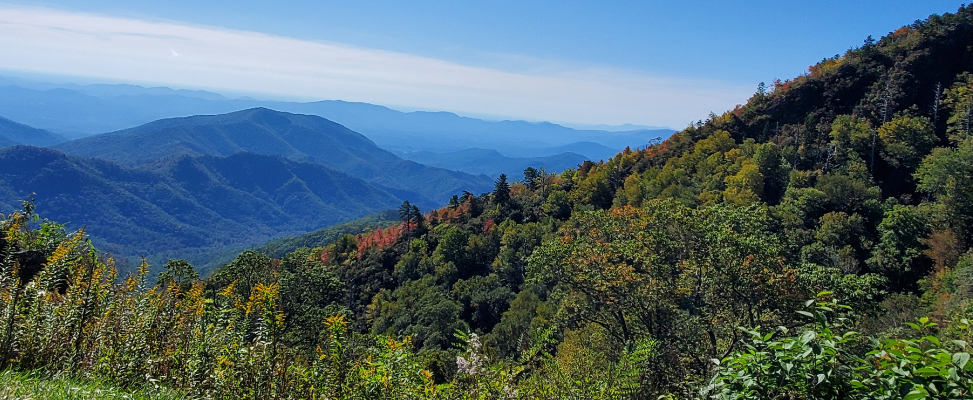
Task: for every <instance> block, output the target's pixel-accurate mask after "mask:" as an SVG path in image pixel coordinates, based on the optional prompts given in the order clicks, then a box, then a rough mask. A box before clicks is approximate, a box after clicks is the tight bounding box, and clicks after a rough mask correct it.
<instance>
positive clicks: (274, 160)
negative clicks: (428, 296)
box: [0, 146, 402, 265]
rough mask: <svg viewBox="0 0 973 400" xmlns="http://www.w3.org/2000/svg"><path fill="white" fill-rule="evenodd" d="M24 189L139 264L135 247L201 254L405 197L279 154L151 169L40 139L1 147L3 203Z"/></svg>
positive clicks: (161, 255) (50, 214)
mask: <svg viewBox="0 0 973 400" xmlns="http://www.w3.org/2000/svg"><path fill="white" fill-rule="evenodd" d="M30 196H32V197H34V198H35V199H36V200H37V201H38V204H39V205H40V211H41V212H43V214H44V216H45V217H47V218H51V219H54V220H57V221H60V222H63V223H67V224H69V226H70V227H72V228H75V229H77V228H81V227H82V226H85V227H87V230H88V232H90V236H91V238H92V239H93V240H94V241H95V243H96V244H97V245H98V246H100V247H101V248H102V249H103V250H107V251H110V252H112V253H114V254H116V255H117V256H121V257H127V258H128V259H129V260H128V261H130V262H134V263H135V264H136V265H137V263H138V261H137V260H138V256H140V255H143V256H150V258H151V259H153V260H161V261H162V262H165V260H166V259H169V258H173V257H174V256H175V255H176V254H178V257H179V258H189V259H193V260H194V262H195V261H204V260H207V259H208V258H209V257H208V256H207V253H213V252H218V251H220V250H223V249H226V248H245V247H246V246H253V245H256V244H259V243H261V242H264V241H266V240H268V239H270V238H273V237H276V236H280V235H294V234H299V233H304V232H308V231H311V230H314V229H317V228H319V227H322V226H328V225H332V224H335V223H339V222H342V221H346V220H348V219H352V218H356V217H360V216H363V215H366V214H370V213H374V212H377V211H381V210H386V209H390V208H394V207H396V206H397V205H398V204H399V203H401V202H402V199H400V198H398V197H396V196H395V195H393V194H391V193H389V190H387V189H385V188H382V187H380V186H377V185H372V184H369V183H367V182H365V181H362V180H361V179H358V178H355V177H353V176H351V175H348V174H345V173H342V172H340V171H337V170H334V169H331V168H328V167H325V166H323V165H320V164H315V163H300V162H294V161H290V160H287V159H285V158H282V157H274V156H263V155H256V154H249V153H239V154H235V155H232V156H229V157H213V156H203V157H189V156H183V157H177V158H173V159H170V160H167V162H166V163H164V164H161V165H158V166H157V167H156V168H155V169H154V170H152V171H149V170H143V169H133V168H127V167H122V166H119V165H117V164H114V163H111V162H108V161H104V160H98V159H90V158H79V157H73V156H68V155H65V154H64V153H60V152H57V151H54V150H50V149H42V148H36V147H27V146H20V147H11V148H7V149H3V150H0V204H2V205H3V206H4V209H7V210H13V209H16V208H19V204H20V201H21V200H22V199H24V198H26V197H30ZM231 258H232V256H231Z"/></svg>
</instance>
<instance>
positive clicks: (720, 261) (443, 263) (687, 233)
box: [210, 8, 973, 394]
mask: <svg viewBox="0 0 973 400" xmlns="http://www.w3.org/2000/svg"><path fill="white" fill-rule="evenodd" d="M969 43H973V10H971V9H969V8H964V9H962V10H961V11H960V12H959V13H958V14H955V15H946V16H942V17H940V16H933V17H931V18H930V19H929V20H927V21H923V22H919V23H916V24H915V25H913V26H909V27H904V28H901V29H898V30H896V31H895V32H893V33H891V34H890V35H889V36H887V37H884V38H882V39H881V40H879V41H872V40H870V39H869V40H867V41H866V43H865V45H864V46H862V47H861V48H857V49H853V50H850V51H849V52H847V53H846V54H844V55H840V56H837V57H834V58H829V59H825V60H823V61H822V62H821V63H819V64H817V65H814V66H812V67H810V68H809V71H808V73H807V74H806V75H803V76H800V77H797V78H795V79H793V80H788V81H782V82H775V83H774V84H773V85H771V86H770V87H766V86H765V85H760V87H759V88H758V90H757V93H756V94H754V96H753V97H752V98H750V99H749V100H748V101H747V102H746V103H745V104H744V105H741V106H738V107H736V108H735V109H734V110H731V111H728V112H726V113H724V114H722V115H711V116H710V117H709V118H708V119H706V120H705V121H703V120H700V121H699V122H698V123H695V124H693V125H692V126H690V127H689V128H687V129H685V130H683V131H681V132H678V133H676V134H675V135H673V136H672V137H670V138H669V139H668V140H665V141H664V142H662V143H660V144H657V145H653V146H649V147H648V148H646V149H642V150H635V151H625V152H623V153H620V154H618V155H616V156H615V157H614V158H612V159H610V160H608V161H606V162H603V163H592V162H585V163H584V164H582V165H581V166H580V167H579V168H577V169H573V170H569V171H566V172H564V173H563V174H557V175H547V174H539V173H538V171H533V170H529V171H527V172H526V175H525V176H524V177H523V179H522V180H521V181H520V182H515V183H511V182H506V181H498V182H496V185H495V190H494V191H493V192H492V193H487V194H484V195H482V196H473V195H465V196H463V197H461V198H457V199H454V200H453V201H452V202H451V205H450V206H449V207H447V208H444V209H440V210H434V211H432V212H430V213H428V214H424V215H421V216H420V215H418V214H415V213H409V212H404V213H403V214H402V215H403V218H404V219H406V220H408V221H409V222H408V223H407V224H404V225H403V226H401V227H399V228H395V229H386V230H383V231H381V232H377V233H373V234H363V235H358V236H355V237H352V236H346V237H344V238H341V239H339V240H338V241H337V242H336V243H334V244H332V245H329V246H327V247H324V248H319V249H315V250H313V251H311V252H309V253H308V252H304V253H295V254H299V255H300V257H302V259H304V258H307V257H308V256H311V257H310V261H308V262H309V263H310V264H309V265H313V266H314V267H313V268H323V269H324V270H325V271H329V272H330V273H332V274H334V276H335V277H336V278H337V279H339V280H340V281H341V282H342V283H343V285H344V291H343V293H344V294H343V297H342V301H341V303H342V305H343V306H344V307H346V308H347V310H348V312H349V315H350V316H352V317H351V318H353V324H352V326H353V327H355V328H356V329H358V330H360V331H362V332H371V333H373V334H390V335H395V336H409V337H411V338H412V341H413V343H414V344H415V345H416V346H417V348H418V349H419V352H420V354H424V355H425V357H429V360H435V361H429V362H430V364H428V365H429V368H431V369H432V370H433V371H435V372H436V373H437V374H438V375H437V376H439V377H440V378H441V379H446V380H449V379H453V374H454V373H456V372H455V371H456V370H455V366H454V365H452V364H451V360H453V359H455V350H452V347H453V346H454V345H455V344H456V339H455V338H454V337H453V332H454V331H455V330H457V329H459V330H463V331H473V332H477V333H479V334H481V335H483V338H484V346H485V347H486V348H487V349H488V350H486V351H487V353H488V354H492V355H493V356H494V357H498V358H500V359H507V360H516V359H517V357H519V355H520V354H521V352H522V351H524V350H525V349H530V348H532V346H538V345H544V343H550V342H545V341H546V340H554V341H555V342H557V343H560V345H558V347H557V349H559V350H560V351H564V352H567V353H566V355H565V357H567V358H568V359H570V357H582V358H586V357H595V358H597V357H598V356H593V355H592V354H602V355H604V357H605V358H606V359H608V360H619V359H620V358H619V357H621V355H622V354H623V353H624V351H625V349H631V346H633V344H634V343H649V342H651V343H652V346H655V347H654V349H655V350H653V352H652V354H653V356H652V357H653V361H652V362H649V363H648V365H651V367H648V366H647V367H644V368H646V369H643V370H641V372H640V374H642V375H641V376H643V379H647V380H643V381H641V383H640V385H642V387H643V388H646V390H650V392H651V391H654V393H657V394H660V393H665V392H670V391H676V392H679V391H682V390H686V388H685V387H684V386H681V385H684V384H685V383H686V382H693V381H696V382H701V380H702V379H703V377H705V376H707V374H709V373H711V372H712V371H713V370H714V364H712V363H711V362H710V359H714V358H715V359H720V358H723V357H726V356H728V355H730V354H732V353H733V352H734V351H737V350H740V349H742V348H743V346H744V345H745V344H746V343H748V342H747V341H748V340H749V339H748V338H747V336H746V335H743V334H741V331H739V330H738V329H737V327H740V326H743V327H751V328H752V327H756V326H758V325H759V326H791V327H793V326H802V325H803V324H804V322H802V321H803V320H802V318H803V317H802V316H801V315H800V314H797V313H795V311H798V310H801V309H802V307H803V306H802V304H803V302H804V300H806V299H809V298H813V297H814V295H815V294H816V293H818V292H821V291H831V292H833V295H832V296H833V298H836V299H838V301H840V302H842V303H845V304H850V305H851V306H852V307H853V308H854V309H855V310H856V311H857V312H859V313H860V314H858V315H859V317H857V318H859V320H858V324H859V325H858V327H859V328H858V329H861V330H863V331H864V332H865V333H867V334H873V335H893V336H894V335H896V334H898V333H896V332H899V333H901V330H899V329H900V328H897V327H901V326H904V325H903V324H904V323H906V322H911V321H914V320H915V318H916V317H918V316H921V315H932V316H933V317H934V318H936V320H937V321H939V322H940V323H941V324H943V326H948V325H950V324H951V323H957V324H959V322H958V321H959V319H960V318H962V316H964V315H966V316H968V315H970V312H971V311H973V309H971V307H973V302H971V301H973V290H970V286H969V284H968V279H969V276H971V275H970V274H971V273H973V255H971V253H970V252H969V248H970V247H969V246H970V243H973V229H971V225H970V224H971V223H973V221H971V218H973V195H971V194H973V179H971V176H973V136H971V135H970V124H969V122H970V121H971V119H973V112H971V111H970V110H971V108H970V105H971V104H973V90H971V88H973V78H971V76H973V75H971V72H973V50H971V49H970V48H969ZM406 211H407V210H406ZM241 257H243V258H241V259H239V260H241V261H240V262H241V263H242V262H243V261H242V260H248V261H247V262H249V263H251V264H249V268H257V269H260V268H267V267H261V265H264V266H266V265H270V261H269V259H266V260H265V261H255V260H257V258H252V257H254V256H253V255H249V256H247V257H251V258H245V257H244V256H242V255H241ZM234 268H236V269H235V270H239V268H241V265H240V264H234ZM308 268H310V267H308ZM232 270H234V269H227V270H225V271H224V272H223V273H218V274H217V275H215V276H214V278H213V279H212V280H211V281H210V284H214V285H217V286H219V285H224V284H226V282H228V279H231V278H230V276H232V273H231V272H230V271H232ZM227 274H230V275H227ZM548 329H553V330H554V332H556V333H554V335H555V337H556V340H555V339H551V337H550V336H545V335H549V334H550V333H549V331H548ZM792 329H793V328H792ZM545 332H548V333H545ZM794 332H797V333H801V331H799V330H787V331H786V332H784V333H794ZM944 332H945V331H944ZM588 338H591V339H588ZM552 351H553V348H552ZM567 354H570V355H567ZM580 354H585V356H580ZM558 357H560V356H558ZM863 357H864V355H863ZM568 359H564V360H561V359H560V358H558V360H560V361H558V362H565V363H566V362H568V361H567V360H568ZM575 361H576V362H579V363H582V364H583V363H595V361H590V360H589V361H578V360H575ZM585 365H587V364H585ZM578 368H581V367H578ZM606 368H608V367H607V366H606ZM649 388H651V389H649Z"/></svg>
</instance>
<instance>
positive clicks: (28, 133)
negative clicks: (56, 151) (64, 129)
mask: <svg viewBox="0 0 973 400" xmlns="http://www.w3.org/2000/svg"><path fill="white" fill-rule="evenodd" d="M65 141H67V139H65V138H63V137H61V136H60V135H58V134H56V133H52V132H48V131H45V130H43V129H37V128H32V127H29V126H27V125H24V124H18V123H16V122H13V121H11V120H9V119H6V118H3V117H0V148H4V147H9V146H17V145H30V146H52V145H55V144H58V143H61V142H65Z"/></svg>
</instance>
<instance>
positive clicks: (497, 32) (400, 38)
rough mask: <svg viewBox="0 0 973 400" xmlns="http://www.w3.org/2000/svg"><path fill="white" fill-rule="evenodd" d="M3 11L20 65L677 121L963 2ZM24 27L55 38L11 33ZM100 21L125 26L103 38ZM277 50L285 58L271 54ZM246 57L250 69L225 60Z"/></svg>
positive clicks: (408, 104)
mask: <svg viewBox="0 0 973 400" xmlns="http://www.w3.org/2000/svg"><path fill="white" fill-rule="evenodd" d="M23 6H26V8H24V7H23ZM5 7H7V8H11V9H15V10H19V11H20V13H19V14H9V15H8V18H7V20H6V22H7V23H6V25H5V24H4V19H3V18H0V34H4V33H5V34H6V36H7V37H8V38H13V39H11V40H16V39H29V40H27V42H30V47H29V48H28V47H27V45H26V44H24V42H25V41H24V40H18V42H17V43H12V42H10V41H8V42H6V44H4V42H2V41H0V51H3V52H6V53H9V54H14V55H18V56H19V57H18V58H19V59H23V60H24V61H17V62H10V61H8V62H5V61H0V69H4V70H8V71H33V72H42V73H48V74H61V75H73V76H79V77H81V76H89V77H93V78H98V79H103V80H114V81H131V82H133V83H158V84H165V85H169V86H177V87H199V88H208V89H213V90H217V91H219V90H224V91H235V92H246V93H256V94H264V95H266V96H279V97H284V98H294V99H307V100H310V99H335V98H337V99H344V100H353V101H367V102H372V103H378V104H386V105H392V106H400V107H404V108H415V109H445V110H449V111H456V112H460V113H466V114H488V115H499V116H509V117H513V118H524V119H532V120H555V121H563V122H575V123H590V124H597V123H606V124H621V123H626V122H629V123H636V124H644V125H668V126H672V127H676V128H679V127H682V126H685V125H686V124H687V123H688V122H689V121H692V120H695V119H699V118H705V116H706V114H708V113H709V111H716V112H720V111H723V110H725V109H728V108H731V107H732V106H733V105H734V104H737V103H741V102H743V101H745V100H746V97H747V96H748V95H749V94H750V93H752V92H753V90H754V89H755V87H756V85H757V83H759V82H761V81H765V82H771V81H773V80H774V79H775V78H781V79H787V78H792V77H794V76H796V75H798V74H800V73H802V72H804V71H805V70H806V68H807V66H809V65H811V64H813V63H815V62H817V61H819V60H821V59H822V58H824V57H827V56H832V55H834V54H838V53H843V52H844V51H845V50H847V49H848V48H850V47H852V46H857V45H859V44H861V43H862V41H863V40H864V38H865V37H866V36H868V35H873V36H874V37H875V38H878V37H880V36H882V35H884V34H886V33H888V32H889V31H892V30H894V29H896V28H898V27H899V26H902V25H905V24H909V23H911V22H912V21H915V20H917V19H922V18H925V17H927V16H928V15H929V14H932V13H937V14H942V13H944V12H953V11H955V10H956V9H957V8H958V7H959V3H956V2H952V1H939V0H923V1H853V2H852V1H816V2H807V1H801V2H790V1H747V2H736V3H731V2H725V1H724V2H716V1H679V2H671V1H670V2H656V1H570V0H561V1H506V0H495V1H490V2H464V1H422V2H419V1H397V2H387V1H385V2H381V1H371V0H359V1H355V2H333V1H287V0H283V1H280V0H279V1H274V2H268V1H259V2H258V1H251V0H234V1H222V0H216V1H199V0H196V1H186V0H167V1H132V0H129V1H117V0H88V1H77V0H75V1H57V0H54V1H51V0H48V1H34V2H30V3H20V4H17V3H7V4H6V5H3V4H0V11H2V10H3V9H4V8H5ZM23 13H27V14H23ZM24 15H29V16H30V18H25V17H24ZM35 16H36V17H37V18H34V17H35ZM91 17H98V18H101V19H100V20H97V21H100V22H93V21H96V19H92V18H91ZM84 18H88V20H87V22H84V21H82V20H84ZM14 20H15V21H23V20H30V21H34V22H31V23H32V24H35V25H37V26H41V27H43V28H44V29H46V30H44V29H40V28H37V29H20V30H15V31H9V32H3V31H2V30H3V29H4V27H5V26H6V27H8V28H9V27H10V24H11V21H14ZM138 24H143V25H138ZM68 26H69V28H68V29H60V30H61V31H64V30H70V31H74V32H82V33H84V34H86V35H87V36H88V37H89V38H97V40H95V39H91V40H87V41H86V40H82V39H80V38H79V39H78V41H77V42H72V40H73V39H71V38H65V37H62V36H56V35H54V34H51V33H50V32H53V31H54V30H55V28H65V27H68ZM105 26H112V27H114V26H126V27H130V29H129V28H125V29H124V30H125V32H122V33H119V32H107V31H104V29H105V28H104V27H105ZM179 27H185V28H186V29H181V28H179ZM20 28H22V27H20ZM35 28H36V27H35ZM96 28H97V29H96ZM177 28H178V29H177ZM11 29H12V28H11ZM18 29H19V28H18ZM95 29H96V30H98V31H97V32H94V31H91V32H89V31H88V30H95ZM176 31H179V32H182V33H179V34H178V35H177V34H173V35H171V36H173V37H175V36H178V40H176V39H173V40H171V41H170V42H166V43H171V44H169V45H168V46H167V47H169V48H168V49H165V50H166V51H165V52H164V53H169V52H171V56H170V57H172V58H173V59H178V58H179V57H183V59H181V60H180V61H179V62H181V63H183V64H179V65H176V64H172V65H170V64H171V63H170V61H167V60H163V59H161V58H160V59H151V60H150V59H149V58H145V59H139V57H154V56H153V55H148V54H143V53H141V51H142V49H144V48H146V47H147V46H148V47H152V46H162V47H166V46H163V45H161V44H157V43H149V42H139V43H136V42H133V41H125V40H116V41H113V42H109V41H104V40H103V39H104V38H105V37H108V36H112V37H121V36H124V37H132V36H138V35H150V36H153V35H154V36H155V37H157V38H160V40H163V39H165V38H167V37H169V36H170V34H169V32H176ZM183 31H185V32H183ZM251 34H260V35H262V36H260V38H261V39H259V40H258V39H253V38H254V37H256V36H248V35H251ZM18 35H19V37H17V36H18ZM251 39H253V40H256V41H257V43H259V44H260V46H257V47H258V48H261V49H263V50H260V51H263V52H262V53H261V52H254V54H252V55H250V57H253V59H250V58H247V57H248V56H247V53H249V52H248V50H247V46H243V45H240V43H246V42H248V41H249V40H251ZM284 39H286V43H285V42H282V41H281V40H284ZM45 40H47V41H50V42H55V41H56V42H58V43H54V44H50V45H48V44H46V43H47V42H45ZM98 40H102V41H101V42H99V41H98ZM275 40H276V41H275ZM65 42H71V43H74V47H65V45H62V44H63V43H65ZM98 43H102V44H103V46H107V47H110V49H111V51H107V50H106V49H105V47H102V46H99V45H98ZM159 43H162V42H159ZM203 43H205V45H204V44H203ZM302 43H303V45H302ZM315 44H323V45H327V46H332V47H328V48H322V47H315V46H314V45H315ZM5 46H6V47H5ZM17 46H22V47H19V48H18V47H17ZM59 46H60V47H59ZM126 46H129V47H126ZM180 46H182V49H180V48H179V47H180ZM207 46H209V47H207ZM261 46H262V47H261ZM302 46H303V47H302ZM275 48H279V49H283V50H280V51H281V52H284V51H286V52H287V53H286V54H284V53H275V52H274V51H273V50H272V49H275ZM217 49H218V50H217ZM232 49H235V50H232ZM336 49H337V50H336ZM346 50H347V51H346ZM194 52H195V53H194ZM336 52H337V53H340V54H341V56H340V60H339V61H335V60H336V59H334V58H333V55H334V54H337V53H336ZM352 53H354V54H352ZM69 54H70V55H71V57H68V55H69ZM281 54H284V55H281ZM295 54H307V56H296V55H295ZM315 54H316V55H315ZM203 55H206V57H204V56H203ZM192 56H197V58H196V59H195V60H194V61H193V62H194V63H195V64H192V65H191V66H190V65H189V63H190V61H187V60H189V59H191V57H192ZM72 57H76V58H72ZM220 57H222V58H220ZM268 58H273V59H279V60H280V61H279V62H275V63H273V64H266V65H265V64H261V63H262V62H264V61H265V60H267V59H268ZM8 60H9V59H8ZM74 60H76V61H74ZM167 63H170V64H167ZM364 63H368V64H367V67H362V65H366V64H364ZM75 64H76V65H75ZM379 64H381V65H383V66H384V67H385V69H382V68H380V67H379V66H378V65H379ZM52 65H56V66H57V67H56V68H55V67H54V66H52ZM234 65H236V66H239V67H240V68H241V70H231V69H232V68H233V66H234ZM316 65H326V66H328V67H334V68H333V69H329V68H323V69H322V70H321V71H319V70H318V69H317V68H313V66H316ZM166 68H170V69H168V70H167V69H166ZM244 70H245V71H244ZM360 71H365V72H360ZM234 74H237V75H234ZM231 76H232V77H233V78H232V79H230V77H231Z"/></svg>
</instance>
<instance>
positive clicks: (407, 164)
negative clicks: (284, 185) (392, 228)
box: [54, 108, 489, 204]
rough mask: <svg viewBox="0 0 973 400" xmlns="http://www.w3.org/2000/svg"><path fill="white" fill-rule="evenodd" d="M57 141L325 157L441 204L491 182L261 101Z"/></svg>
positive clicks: (102, 149)
mask: <svg viewBox="0 0 973 400" xmlns="http://www.w3.org/2000/svg"><path fill="white" fill-rule="evenodd" d="M54 148H55V149H57V150H60V151H64V152H65V153H67V154H70V155H75V156H81V157H97V158H102V159H106V160H110V161H115V162H118V163H121V164H123V165H128V166H136V165H146V164H152V163H154V162H157V161H158V160H163V159H166V158H169V157H174V156H178V155H197V156H198V155H215V156H229V155H232V154H235V153H238V152H250V153H255V154H264V155H277V156H283V157H286V158H289V159H292V160H296V161H304V162H314V163H319V164H323V165H326V166H329V167H331V168H335V169H338V170H340V171H343V172H345V173H348V174H351V175H353V176H356V177H358V178H361V179H364V180H366V181H369V182H372V183H376V184H379V185H382V186H385V187H387V188H390V189H391V190H393V191H394V192H395V194H396V195H398V196H399V197H401V198H404V199H410V200H412V201H414V202H422V203H426V204H429V203H432V204H442V203H444V202H445V201H446V199H448V198H449V196H450V195H452V194H454V193H459V192H462V191H463V190H477V191H478V190H484V189H485V188H487V187H489V179H486V178H484V177H480V176H474V175H470V174H466V173H461V172H455V171H449V170H445V169H441V168H433V167H427V166H425V165H421V164H417V163H415V162H412V161H407V160H403V159H401V158H399V157H397V156H395V155H394V154H392V153H390V152H388V151H386V150H383V149H381V148H379V147H378V146H376V145H375V143H372V141H371V140H368V138H366V137H364V136H362V135H361V134H359V133H357V132H354V131H352V130H350V129H348V128H345V127H344V126H341V125H339V124H337V123H334V122H331V121H329V120H326V119H324V118H321V117H317V116H313V115H301V114H290V113H284V112H278V111H273V110H269V109H266V108H255V109H250V110H243V111H237V112H233V113H229V114H222V115H197V116H193V117H185V118H169V119H163V120H158V121H155V122H151V123H148V124H145V125H141V126H138V127H135V128H131V129H126V130H122V131H118V132H113V133H107V134H103V135H96V136H92V137H88V138H84V139H78V140H74V141H71V142H68V143H63V144H61V145H58V146H55V147H54Z"/></svg>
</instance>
